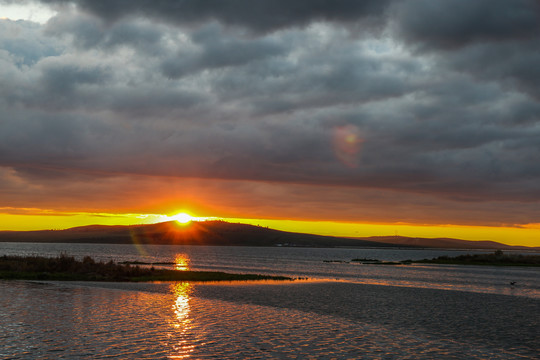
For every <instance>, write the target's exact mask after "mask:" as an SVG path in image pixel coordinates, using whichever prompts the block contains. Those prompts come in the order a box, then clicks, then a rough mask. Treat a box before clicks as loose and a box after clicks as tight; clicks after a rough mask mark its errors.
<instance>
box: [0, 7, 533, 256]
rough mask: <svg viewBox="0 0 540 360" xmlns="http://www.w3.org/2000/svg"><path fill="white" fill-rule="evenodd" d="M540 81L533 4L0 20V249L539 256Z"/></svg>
mask: <svg viewBox="0 0 540 360" xmlns="http://www.w3.org/2000/svg"><path fill="white" fill-rule="evenodd" d="M538 64H540V3H539V2H538V1H535V0H514V1H506V0H477V1H469V0H442V1H431V0H402V1H397V0H376V1H375V0H373V1H370V0H366V1H355V0H334V1H323V0H295V1H290V0H289V1H283V0H259V1H253V0H237V1H218V0H183V1H165V0H161V1H158V0H152V1H150V0H132V1H124V0H107V1H105V0H41V1H29V0H17V1H13V0H0V230H2V229H3V230H21V229H43V228H46V229H50V228H66V227H69V226H76V225H81V224H86V223H107V224H112V223H137V222H145V221H147V222H149V221H157V220H159V219H163V216H167V215H168V216H171V215H174V214H175V213H178V212H188V213H189V214H192V215H194V216H199V217H216V218H226V219H243V220H245V221H249V222H251V223H260V224H270V225H272V226H273V227H278V228H283V229H293V230H295V231H303V232H314V231H317V232H318V233H326V234H339V235H351V236H369V235H394V234H398V235H407V236H427V237H438V236H441V237H444V236H449V237H460V238H464V239H472V240H480V239H486V240H488V239H491V240H497V241H501V242H504V243H508V244H521V245H529V246H540V202H539V200H540V161H539V159H540V156H539V155H540V67H539V66H538Z"/></svg>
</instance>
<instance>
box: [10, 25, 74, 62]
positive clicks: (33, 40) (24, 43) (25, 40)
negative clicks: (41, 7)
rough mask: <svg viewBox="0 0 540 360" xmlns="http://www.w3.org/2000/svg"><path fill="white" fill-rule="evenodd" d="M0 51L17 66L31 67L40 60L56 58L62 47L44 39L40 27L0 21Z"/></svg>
mask: <svg viewBox="0 0 540 360" xmlns="http://www.w3.org/2000/svg"><path fill="white" fill-rule="evenodd" d="M0 34H1V35H0V49H1V50H3V51H5V53H6V55H8V56H9V57H10V58H11V60H12V61H13V63H14V64H15V65H16V66H18V67H21V66H32V65H34V64H35V63H36V62H38V61H39V60H40V59H42V58H45V57H48V56H58V55H59V54H61V52H62V50H63V46H62V45H61V44H60V43H58V42H55V41H50V40H48V39H46V37H45V36H44V34H43V33H42V31H41V27H40V25H38V24H36V23H33V22H30V21H23V20H18V21H10V20H3V21H0Z"/></svg>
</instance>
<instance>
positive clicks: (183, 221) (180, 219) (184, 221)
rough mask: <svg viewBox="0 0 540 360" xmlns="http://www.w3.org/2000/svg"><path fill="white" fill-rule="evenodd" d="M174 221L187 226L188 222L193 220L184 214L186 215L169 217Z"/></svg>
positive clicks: (180, 214)
mask: <svg viewBox="0 0 540 360" xmlns="http://www.w3.org/2000/svg"><path fill="white" fill-rule="evenodd" d="M171 217H172V218H173V219H174V220H176V221H178V222H179V223H180V224H187V223H188V222H190V221H191V220H193V218H192V217H191V215H189V214H186V213H178V214H176V215H174V216H171Z"/></svg>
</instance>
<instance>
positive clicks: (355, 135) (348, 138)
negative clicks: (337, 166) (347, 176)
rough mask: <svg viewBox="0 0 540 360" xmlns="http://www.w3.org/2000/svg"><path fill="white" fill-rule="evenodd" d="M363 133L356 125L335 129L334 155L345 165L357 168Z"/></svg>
mask: <svg viewBox="0 0 540 360" xmlns="http://www.w3.org/2000/svg"><path fill="white" fill-rule="evenodd" d="M363 142H364V139H363V138H362V133H361V132H360V129H359V128H358V127H357V126H355V125H350V124H349V125H345V126H339V127H337V128H335V129H334V153H335V154H336V157H337V158H338V159H339V161H341V162H342V163H343V164H344V165H346V166H348V167H350V168H355V167H357V166H358V158H359V155H360V150H361V149H362V143H363Z"/></svg>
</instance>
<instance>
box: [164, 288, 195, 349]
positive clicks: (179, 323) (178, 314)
mask: <svg viewBox="0 0 540 360" xmlns="http://www.w3.org/2000/svg"><path fill="white" fill-rule="evenodd" d="M171 291H172V293H173V294H174V296H175V301H174V304H173V306H172V308H173V311H174V315H175V319H174V321H173V323H172V326H173V327H174V329H175V330H176V334H177V336H178V337H179V339H178V341H177V342H176V343H175V344H174V345H173V349H174V351H175V353H174V354H171V355H169V359H187V358H189V357H190V355H191V353H192V352H193V350H194V349H195V345H194V344H193V342H192V341H189V336H188V335H189V333H190V332H191V331H192V328H193V324H192V319H191V318H190V312H191V307H190V304H189V301H190V295H191V291H192V285H191V284H190V283H184V282H182V283H175V284H172V285H171Z"/></svg>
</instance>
